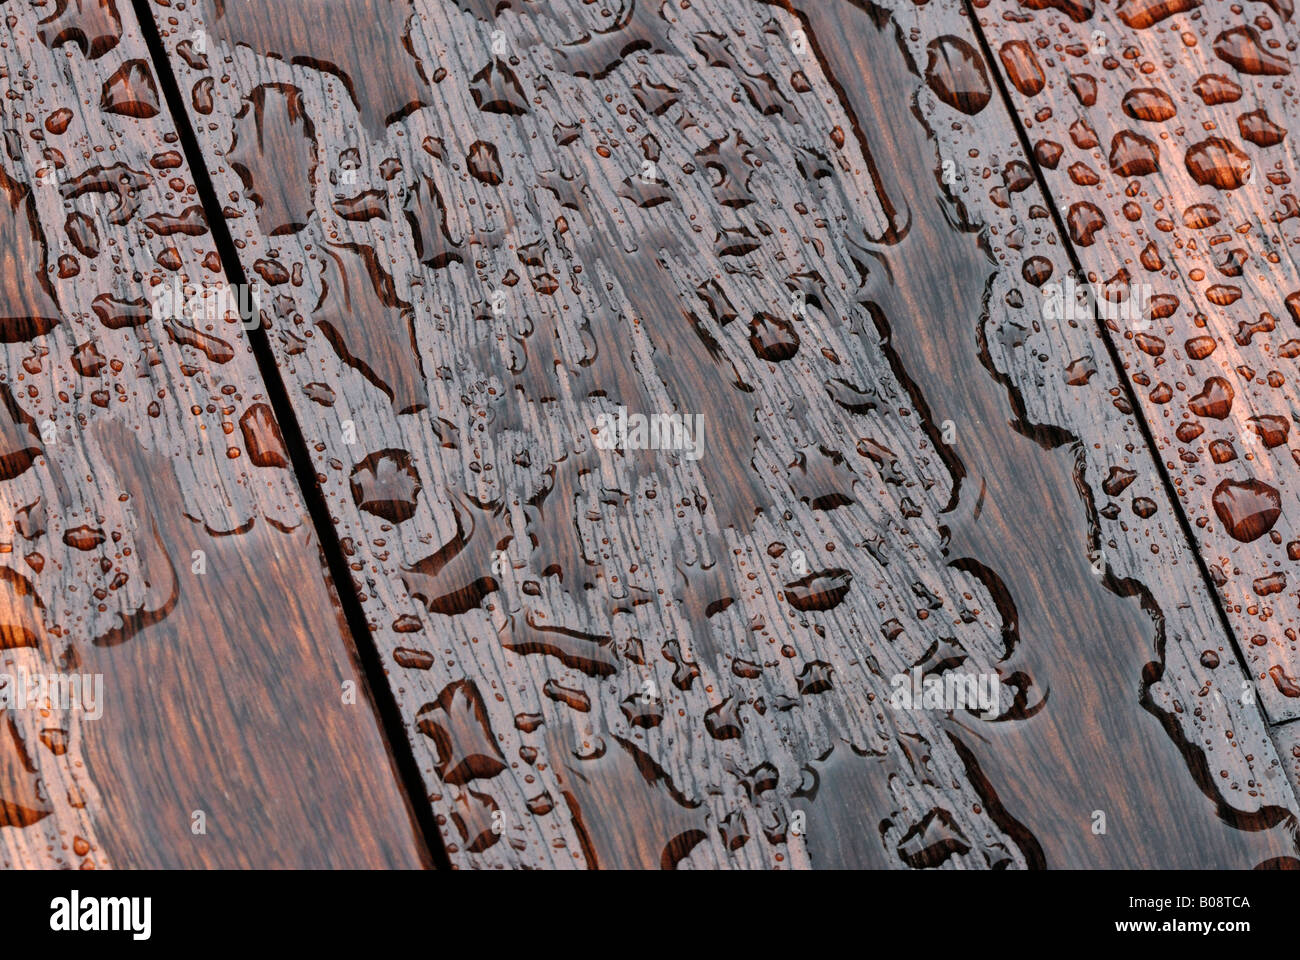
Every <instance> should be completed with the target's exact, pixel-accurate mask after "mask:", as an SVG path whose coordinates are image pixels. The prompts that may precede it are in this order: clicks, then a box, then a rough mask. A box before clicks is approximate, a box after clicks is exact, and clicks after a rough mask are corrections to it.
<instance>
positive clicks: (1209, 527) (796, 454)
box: [0, 0, 1300, 869]
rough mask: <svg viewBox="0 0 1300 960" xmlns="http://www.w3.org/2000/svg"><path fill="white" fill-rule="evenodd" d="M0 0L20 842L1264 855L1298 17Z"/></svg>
mask: <svg viewBox="0 0 1300 960" xmlns="http://www.w3.org/2000/svg"><path fill="white" fill-rule="evenodd" d="M0 14H2V15H4V16H5V17H7V18H8V19H7V20H6V23H7V32H5V33H4V34H0V91H3V93H4V95H5V96H4V100H3V103H4V107H3V109H4V123H3V124H2V125H0V126H3V132H4V139H5V143H4V146H5V151H4V153H3V154H2V155H0V191H3V193H4V194H5V195H6V196H7V197H8V199H9V210H8V211H7V214H6V211H5V210H4V209H3V208H0V231H2V232H3V241H4V242H3V243H0V348H3V350H4V357H5V360H4V365H3V368H0V401H3V404H2V406H0V423H3V424H4V426H3V433H2V434H0V436H2V438H3V443H4V445H5V446H4V449H3V450H2V451H0V466H2V467H3V472H2V473H0V484H3V491H0V493H2V497H0V503H2V504H3V511H4V513H3V517H2V519H3V530H0V595H2V596H3V598H4V604H5V605H4V608H3V609H4V613H5V615H4V618H3V621H0V682H2V681H4V680H6V678H7V679H8V686H7V687H3V688H0V697H4V696H5V691H6V689H8V690H10V691H14V690H16V687H17V686H18V685H19V683H21V678H22V677H24V676H40V677H49V676H57V677H68V676H73V675H75V676H78V677H86V678H96V677H98V678H100V679H101V680H102V697H101V702H100V703H99V704H98V706H99V707H102V709H99V710H94V711H91V710H87V709H86V704H84V703H82V704H80V705H73V706H72V707H71V708H67V707H66V705H64V706H62V707H61V706H60V705H59V704H56V703H54V702H51V703H49V704H46V705H45V706H47V707H48V709H34V708H32V707H31V705H27V706H26V707H22V706H20V705H17V704H15V703H14V701H13V699H12V697H11V698H10V699H6V700H4V701H2V703H3V704H6V705H8V708H7V709H3V710H0V720H2V721H3V724H2V725H0V863H2V864H3V865H5V866H26V867H32V866H38V867H51V866H72V867H95V868H104V867H134V866H166V867H187V866H222V867H231V866H301V867H335V866H338V867H342V866H361V867H419V866H430V865H433V866H452V867H457V868H502V867H534V868H555V867H566V868H625V867H646V868H660V867H666V868H671V867H682V868H807V867H813V868H827V867H852V868H881V869H893V868H914V869H921V868H935V867H943V868H963V869H993V868H1007V867H1010V868H1035V867H1098V868H1100V867H1182V868H1189V867H1231V868H1251V867H1256V866H1261V865H1266V866H1293V867H1297V866H1300V847H1298V845H1297V837H1296V828H1297V816H1300V804H1298V802H1297V791H1300V641H1298V640H1297V634H1296V629H1297V620H1300V607H1298V606H1297V598H1300V578H1298V577H1294V576H1289V574H1290V573H1291V572H1292V571H1291V568H1292V567H1294V566H1295V565H1296V564H1297V562H1300V530H1296V529H1292V526H1293V525H1294V524H1295V523H1297V522H1298V521H1297V519H1296V516H1297V508H1296V502H1295V496H1296V491H1297V489H1300V480H1297V479H1296V476H1295V474H1296V471H1297V470H1300V455H1297V454H1295V453H1294V452H1293V451H1295V450H1300V446H1295V445H1294V444H1293V441H1292V440H1291V432H1292V429H1291V428H1292V424H1293V422H1294V423H1300V399H1297V398H1298V397H1300V394H1298V393H1297V390H1296V387H1295V382H1294V377H1295V376H1296V375H1297V374H1296V372H1295V369H1294V367H1295V359H1296V357H1300V340H1297V339H1294V337H1295V336H1296V334H1295V330H1294V328H1295V326H1296V325H1298V324H1300V277H1298V276H1297V273H1298V268H1297V260H1296V255H1295V253H1294V249H1295V247H1296V244H1297V242H1298V240H1297V237H1298V235H1297V229H1300V228H1298V227H1297V226H1296V223H1295V222H1294V221H1300V207H1297V202H1296V199H1295V197H1294V196H1293V195H1292V192H1293V188H1292V187H1291V179H1290V178H1291V176H1292V175H1293V172H1294V171H1295V170H1296V169H1297V168H1298V167H1300V155H1297V152H1296V148H1295V144H1294V141H1293V138H1290V137H1288V136H1287V130H1286V129H1285V127H1286V126H1287V124H1288V122H1289V118H1290V117H1293V116H1296V115H1300V114H1298V113H1297V107H1296V102H1295V100H1296V97H1297V92H1296V89H1295V87H1294V83H1293V81H1292V79H1291V70H1292V67H1291V61H1292V60H1294V59H1296V57H1297V56H1298V54H1297V52H1296V50H1295V45H1296V42H1297V39H1300V38H1298V37H1297V29H1300V28H1297V27H1296V25H1295V23H1294V22H1293V20H1292V15H1291V9H1290V6H1289V5H1287V4H1282V3H1271V4H1265V3H1253V4H1249V5H1247V9H1246V10H1245V11H1244V12H1243V11H1242V10H1241V8H1240V5H1235V6H1234V5H1230V4H1228V3H1223V2H1218V0H1215V2H1208V3H1204V4H1202V3H1200V2H1199V0H1119V2H1118V3H1094V2H1093V0H1052V2H1050V3H1048V2H1039V0H1020V2H1012V0H991V2H985V3H983V4H981V3H978V2H972V3H963V2H961V0H929V2H926V3H922V4H919V5H918V4H917V3H914V2H911V0H883V2H881V3H872V2H869V0H788V2H787V0H781V2H776V0H691V2H690V3H683V2H680V0H609V2H607V3H603V4H594V3H589V2H585V0H545V2H543V0H185V2H182V0H136V2H135V3H134V4H132V3H128V2H126V0H66V2H65V0H49V2H43V3H39V4H34V3H31V2H29V0H8V2H4V0H0ZM1092 290H1096V291H1100V296H1094V297H1088V296H1086V295H1085V296H1082V297H1081V298H1080V297H1076V296H1075V293H1076V291H1092ZM173 291H179V294H178V295H176V296H174V297H172V298H171V300H170V301H168V297H169V295H170V294H171V292H173ZM252 293H255V294H256V300H255V301H254V300H253V299H252V298H251V295H252ZM160 302H162V303H163V304H164V305H163V306H161V307H160V306H159V303H160ZM239 303H243V304H244V305H245V306H247V305H249V304H252V308H251V310H249V311H248V313H249V316H250V318H251V322H248V323H245V322H241V317H240V315H239V310H238V309H235V308H234V307H233V305H235V304H239ZM214 305H215V306H214ZM674 414H675V415H677V416H679V417H682V418H684V420H683V421H680V422H681V423H684V425H685V428H686V429H685V430H684V431H683V432H682V433H681V434H679V435H677V436H676V437H675V438H670V439H675V441H676V442H675V443H671V444H647V443H637V442H636V437H635V435H631V436H627V437H625V436H619V437H617V438H616V439H617V440H618V441H619V442H618V443H616V444H614V445H613V448H611V444H610V443H607V442H605V441H606V438H607V432H605V431H602V426H604V427H609V426H611V425H617V424H619V423H624V424H632V425H633V426H634V427H635V425H636V424H637V422H638V421H639V419H640V418H643V417H645V418H648V417H656V416H657V417H663V416H665V415H674ZM668 447H671V449H670V448H668ZM1289 517H1290V519H1288V518H1289ZM927 681H928V685H929V686H930V687H935V686H937V687H939V688H943V687H944V686H945V683H946V685H947V690H948V691H949V694H951V692H952V691H953V690H954V689H957V688H959V687H960V684H961V683H963V682H969V684H970V688H969V689H980V690H982V691H984V692H985V693H986V694H988V695H991V703H985V704H983V705H981V706H975V705H972V704H969V703H959V704H956V705H954V704H953V703H951V702H947V701H936V702H933V703H927V702H924V701H921V702H918V703H915V704H909V703H905V702H901V701H900V697H899V694H900V691H907V692H908V693H909V694H910V692H911V691H912V690H913V688H914V687H919V688H921V689H924V688H925V687H926V686H927Z"/></svg>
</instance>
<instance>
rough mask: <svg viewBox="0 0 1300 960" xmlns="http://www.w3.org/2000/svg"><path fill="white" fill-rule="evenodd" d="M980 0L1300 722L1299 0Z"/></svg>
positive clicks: (1282, 696) (1176, 462)
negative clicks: (1133, 300)
mask: <svg viewBox="0 0 1300 960" xmlns="http://www.w3.org/2000/svg"><path fill="white" fill-rule="evenodd" d="M1033 6H1034V7H1036V8H1040V9H1031V8H1030V7H1029V6H1026V5H1017V4H1015V3H1011V2H1002V0H996V2H992V3H988V4H987V5H982V6H981V8H980V21H981V24H982V26H983V30H984V33H985V35H986V36H987V39H988V42H989V45H990V47H991V48H992V49H993V50H994V51H996V54H997V68H998V69H999V70H1000V71H1002V73H1003V75H1004V77H1005V78H1006V86H1007V88H1008V90H1009V93H1010V96H1011V99H1012V102H1013V104H1014V107H1015V109H1016V111H1017V113H1018V114H1019V115H1020V118H1021V122H1022V124H1023V125H1024V128H1025V130H1026V131H1027V134H1028V137H1029V139H1030V141H1031V142H1032V144H1033V149H1034V151H1035V154H1036V155H1037V156H1038V157H1039V159H1040V161H1041V165H1042V167H1043V174H1044V176H1045V178H1046V182H1047V185H1048V189H1049V191H1050V193H1051V196H1052V199H1053V201H1054V202H1055V204H1056V206H1057V208H1058V209H1059V210H1060V211H1061V212H1062V214H1063V215H1064V217H1065V219H1066V222H1067V224H1068V229H1069V231H1070V233H1071V235H1072V239H1073V242H1074V248H1075V250H1076V251H1077V253H1078V256H1079V258H1080V262H1081V264H1082V266H1083V269H1084V270H1085V272H1086V274H1087V279H1088V280H1089V281H1090V282H1092V283H1095V284H1097V285H1099V287H1101V288H1102V289H1103V290H1108V291H1114V293H1113V294H1112V295H1113V296H1115V298H1116V299H1120V298H1122V297H1123V296H1124V293H1122V292H1120V291H1127V290H1129V289H1130V288H1132V289H1133V290H1136V291H1138V292H1145V293H1146V294H1148V296H1147V297H1146V302H1144V303H1143V304H1142V310H1140V311H1133V313H1135V314H1136V315H1135V316H1134V317H1133V318H1132V319H1125V317H1127V316H1128V315H1129V314H1128V313H1124V312H1123V311H1119V312H1120V314H1121V315H1120V317H1118V318H1115V319H1111V320H1109V321H1108V327H1109V331H1110V338H1111V340H1112V342H1113V343H1114V344H1115V346H1116V348H1117V349H1118V351H1119V353H1120V355H1121V356H1122V358H1123V362H1124V367H1125V372H1126V375H1127V377H1128V378H1129V381H1130V382H1131V383H1132V385H1133V388H1134V391H1135V392H1136V394H1137V397H1138V398H1139V400H1140V402H1141V405H1142V410H1143V413H1144V415H1145V417H1146V419H1147V421H1148V422H1149V423H1150V424H1151V427H1152V431H1153V434H1154V436H1155V439H1156V443H1157V445H1158V447H1159V450H1160V456H1161V459H1162V460H1163V461H1164V464H1165V466H1166V469H1167V470H1168V472H1169V474H1170V476H1171V478H1172V482H1173V484H1174V486H1175V487H1176V489H1177V491H1178V496H1179V498H1180V501H1181V504H1182V507H1183V509H1184V510H1186V512H1187V516H1188V517H1189V519H1190V520H1191V522H1192V524H1193V526H1194V528H1195V530H1196V535H1197V538H1198V540H1199V546H1200V549H1201V550H1202V552H1203V556H1204V558H1205V561H1206V563H1207V565H1208V568H1209V571H1210V574H1211V576H1212V577H1213V579H1214V580H1215V582H1216V583H1217V585H1218V587H1219V589H1220V593H1221V596H1222V599H1223V603H1224V605H1225V607H1226V609H1227V611H1228V616H1229V619H1230V621H1231V623H1232V626H1233V629H1234V630H1235V632H1236V634H1237V638H1238V640H1239V642H1240V645H1241V648H1242V649H1243V651H1244V653H1245V656H1246V658H1247V663H1248V668H1249V670H1250V672H1251V674H1252V675H1253V677H1254V681H1255V684H1256V687H1257V689H1258V694H1259V697H1260V699H1261V700H1262V702H1263V704H1264V708H1265V710H1266V712H1267V714H1268V716H1269V717H1270V718H1271V719H1272V720H1273V721H1275V722H1280V721H1286V720H1292V719H1295V718H1297V717H1300V640H1298V639H1297V633H1296V631H1297V627H1298V626H1300V610H1298V608H1297V602H1296V601H1297V597H1300V578H1297V577H1296V576H1295V575H1294V568H1295V564H1296V561H1297V559H1300V527H1297V510H1296V494H1297V489H1298V488H1297V485H1296V471H1297V465H1298V464H1300V459H1297V457H1300V454H1297V449H1298V448H1297V447H1296V444H1295V442H1294V440H1293V439H1292V438H1291V436H1290V435H1291V433H1292V427H1293V425H1294V423H1295V422H1296V417H1297V415H1300V404H1298V403H1297V396H1298V394H1297V391H1296V387H1295V377H1296V361H1295V358H1296V357H1297V356H1300V339H1297V338H1296V336H1295V334H1296V326H1297V324H1300V271H1298V269H1297V261H1296V255H1295V248H1296V243H1297V241H1298V239H1300V230H1298V229H1297V223H1300V207H1297V204H1296V198H1295V194H1294V186H1293V184H1292V180H1293V177H1294V176H1295V171H1296V169H1297V153H1296V145H1295V140H1294V138H1292V137H1289V136H1288V130H1287V127H1288V125H1289V123H1290V120H1291V118H1293V117H1295V116H1296V102H1297V101H1296V96H1297V95H1296V87H1295V82H1294V79H1293V63H1294V61H1295V59H1296V42H1297V26H1296V23H1295V21H1294V19H1293V16H1292V7H1291V4H1290V3H1274V4H1264V3H1247V4H1229V3H1206V4H1202V3H1200V2H1199V0H1175V2H1167V0H1124V2H1120V3H1118V4H1113V3H1096V4H1094V3H1093V2H1092V0H1078V2H1076V0H1069V2H1063V3H1059V4H1051V5H1050V6H1049V7H1043V5H1042V4H1034V5H1033Z"/></svg>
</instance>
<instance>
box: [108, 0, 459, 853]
mask: <svg viewBox="0 0 1300 960" xmlns="http://www.w3.org/2000/svg"><path fill="white" fill-rule="evenodd" d="M132 5H133V7H134V8H135V15H136V20H137V21H138V23H139V24H140V31H141V34H142V36H143V38H144V42H145V45H146V46H147V47H148V50H149V56H150V59H151V60H152V61H153V67H154V72H155V75H156V76H157V78H158V83H159V85H160V86H161V88H162V91H163V93H164V95H165V98H166V104H167V110H168V112H169V113H170V114H171V116H172V119H173V121H174V123H175V125H176V130H177V133H178V135H179V136H180V143H181V149H182V150H183V151H184V153H185V157H186V162H187V163H188V164H189V168H190V172H191V174H192V176H193V179H194V184H195V187H196V188H197V190H198V193H199V199H200V202H201V203H202V205H203V209H204V214H205V216H206V218H207V221H208V225H209V227H210V228H211V230H212V236H213V240H214V241H215V243H216V247H217V251H218V253H219V254H220V256H221V262H222V267H223V269H224V272H225V275H226V279H227V280H228V281H229V282H230V283H231V284H232V285H234V286H235V288H236V289H239V290H246V289H249V284H248V277H247V275H246V274H245V272H244V267H243V264H242V263H241V262H240V259H239V256H238V253H237V252H236V248H235V243H234V238H233V237H232V236H231V234H230V230H229V228H228V227H227V226H226V220H225V216H224V214H223V213H222V208H221V204H220V201H219V200H218V199H217V194H216V190H215V188H214V187H213V184H212V178H211V176H210V175H209V173H208V169H207V164H206V162H205V161H204V158H203V153H202V151H201V150H200V149H199V146H198V141H197V139H196V138H195V135H194V129H193V127H192V126H191V123H190V117H189V114H188V112H187V111H186V109H185V100H184V98H183V96H182V94H181V91H180V87H179V85H178V84H177V82H176V75H175V73H174V72H173V70H172V66H171V62H170V61H169V60H168V58H167V54H166V51H165V50H164V48H163V44H162V38H161V37H160V36H159V34H158V26H157V24H156V23H155V22H154V19H153V15H152V13H151V12H150V10H149V9H148V0H132ZM246 329H247V328H246ZM247 332H248V338H249V342H250V344H251V346H252V350H253V356H254V357H255V358H256V360H257V365H258V368H259V370H260V371H261V374H262V378H263V380H264V382H265V385H266V393H267V398H268V400H269V401H270V404H271V407H272V409H273V410H274V412H275V417H276V420H277V421H278V422H279V425H280V431H281V434H282V436H283V439H284V445H285V448H286V449H287V451H288V453H289V459H290V462H291V465H292V469H293V472H294V474H295V476H296V477H297V479H298V485H299V487H300V488H301V490H302V494H303V500H304V503H305V505H306V507H307V511H308V515H309V517H310V519H311V523H312V526H313V528H314V529H315V531H316V535H317V536H318V537H319V538H320V539H319V543H320V545H321V553H322V555H323V556H324V558H325V560H326V563H327V564H328V570H329V576H330V579H331V580H332V581H333V586H334V593H335V596H336V597H337V598H338V601H339V603H340V604H341V606H342V610H343V615H344V617H345V619H346V621H347V624H348V627H349V629H350V630H351V632H352V635H353V636H354V637H355V638H356V650H357V654H358V657H359V659H360V661H361V664H362V667H363V669H364V671H365V683H366V685H367V687H368V688H369V694H370V697H371V702H373V703H374V704H375V707H376V710H377V712H378V714H379V720H380V723H381V725H382V727H383V733H384V739H385V740H386V741H387V746H388V750H389V756H390V757H391V759H392V761H393V763H394V765H395V766H396V768H397V773H398V775H399V778H400V781H401V784H402V788H403V789H404V790H405V791H406V793H407V795H408V796H409V797H410V800H411V806H412V808H413V810H414V814H415V818H416V822H417V823H418V824H419V827H420V833H421V838H422V840H423V842H424V844H425V846H426V848H427V849H428V850H429V852H430V854H431V855H432V857H433V860H434V864H435V865H436V867H437V868H438V869H440V870H449V869H451V861H450V859H449V858H448V856H447V851H446V849H445V847H444V846H443V842H442V837H441V834H440V832H439V830H438V827H437V824H436V823H435V822H434V818H433V808H432V807H431V806H430V805H429V803H428V801H427V799H426V796H425V795H426V791H425V790H424V787H423V781H422V779H421V777H420V773H419V768H418V766H417V765H416V761H415V756H414V754H413V753H412V752H411V747H410V741H409V740H408V738H407V737H406V735H405V733H404V728H405V724H404V723H403V721H402V718H401V714H400V711H399V710H398V707H397V702H396V700H395V699H394V698H393V694H392V690H391V688H390V687H389V685H388V683H387V682H386V681H385V679H384V669H383V664H382V662H381V660H380V656H379V651H378V649H377V647H376V645H375V642H374V638H373V637H372V636H371V632H370V628H369V626H368V624H367V622H366V617H365V614H364V612H363V611H362V610H361V606H360V603H359V601H358V600H357V597H356V594H355V592H354V591H352V590H351V589H348V585H349V584H350V583H351V575H350V574H349V572H348V569H347V561H346V559H345V558H344V553H343V550H342V547H341V545H340V543H339V538H338V533H337V531H336V530H335V529H334V525H333V524H332V523H331V522H330V515H329V508H328V507H327V505H326V503H325V500H324V497H323V496H322V495H321V491H320V487H319V484H318V481H317V477H316V473H315V471H314V470H313V469H312V466H311V457H310V454H309V453H308V451H307V444H306V440H305V439H304V438H303V432H302V427H301V425H300V424H299V423H298V418H297V415H296V413H295V412H294V409H293V405H292V404H291V403H290V401H289V397H288V393H287V391H286V390H285V386H284V381H283V379H282V378H281V375H280V370H279V367H278V366H277V365H276V362H275V357H274V355H273V354H272V351H271V346H270V343H269V342H268V340H267V335H266V331H265V330H264V329H263V328H262V326H261V324H258V325H257V326H256V327H254V328H253V329H251V330H247Z"/></svg>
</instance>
